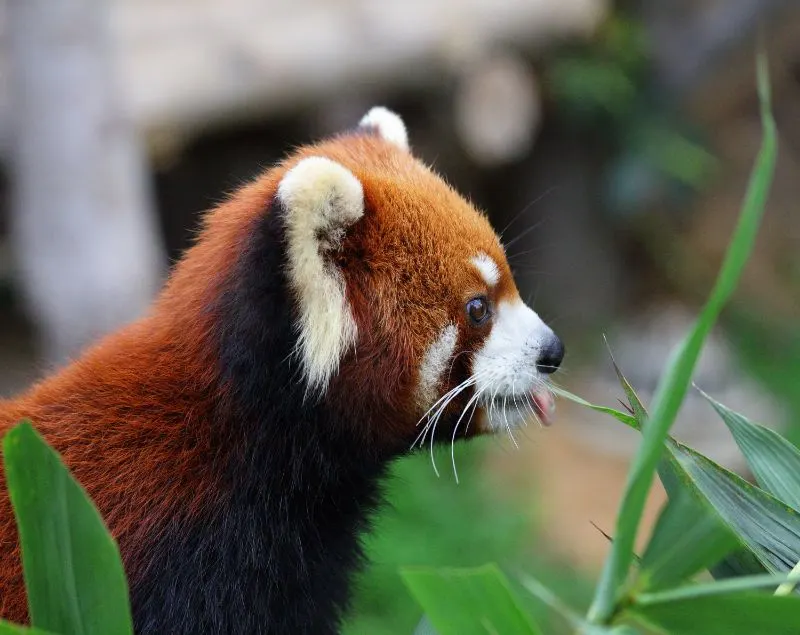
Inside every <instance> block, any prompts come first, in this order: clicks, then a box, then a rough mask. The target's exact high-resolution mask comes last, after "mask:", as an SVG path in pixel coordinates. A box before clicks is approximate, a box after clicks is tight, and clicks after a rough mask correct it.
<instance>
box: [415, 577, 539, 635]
mask: <svg viewBox="0 0 800 635" xmlns="http://www.w3.org/2000/svg"><path fill="white" fill-rule="evenodd" d="M400 576H401V577H402V578H403V581H404V582H405V584H406V586H407V587H408V589H409V590H410V591H411V594H412V595H413V596H414V598H415V599H416V600H417V602H418V603H419V604H420V606H421V607H422V609H423V610H424V611H425V615H426V616H427V618H428V620H429V621H430V623H431V624H432V625H433V628H434V629H436V632H437V633H438V634H439V635H473V634H474V635H490V634H492V633H515V634H519V635H540V634H541V631H540V630H539V629H538V628H537V627H536V625H535V624H534V623H533V620H532V619H531V617H530V616H529V615H528V614H527V613H526V612H525V611H524V610H523V608H522V607H521V605H520V603H519V600H518V599H517V597H516V595H515V594H514V592H513V591H512V589H511V586H510V584H509V582H508V579H507V578H506V577H505V575H503V573H502V572H501V571H500V569H498V568H497V566H495V565H493V564H488V565H484V566H481V567H475V568H469V569H434V568H423V569H419V568H406V569H401V571H400Z"/></svg>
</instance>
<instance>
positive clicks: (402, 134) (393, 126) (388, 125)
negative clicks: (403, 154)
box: [358, 106, 408, 150]
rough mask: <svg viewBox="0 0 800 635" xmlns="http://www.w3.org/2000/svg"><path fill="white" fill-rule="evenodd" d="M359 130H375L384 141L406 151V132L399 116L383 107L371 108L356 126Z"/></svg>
mask: <svg viewBox="0 0 800 635" xmlns="http://www.w3.org/2000/svg"><path fill="white" fill-rule="evenodd" d="M358 125H359V127H361V128H375V130H377V131H378V134H379V135H380V136H381V137H382V138H383V139H385V140H386V141H388V142H390V143H393V144H394V145H396V146H397V147H399V148H402V149H403V150H408V132H407V131H406V125H405V124H404V123H403V120H402V119H401V118H400V116H399V115H397V114H395V113H393V112H392V111H391V110H388V109H387V108H384V107H383V106H375V108H372V109H371V110H370V111H369V112H368V113H367V114H366V115H364V117H363V118H362V119H361V122H360V123H359V124H358Z"/></svg>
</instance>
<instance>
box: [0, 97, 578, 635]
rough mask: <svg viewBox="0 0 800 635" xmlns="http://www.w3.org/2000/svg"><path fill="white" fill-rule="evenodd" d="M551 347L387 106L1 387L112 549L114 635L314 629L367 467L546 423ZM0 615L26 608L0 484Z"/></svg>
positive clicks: (545, 331) (472, 215)
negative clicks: (155, 286) (120, 311)
mask: <svg viewBox="0 0 800 635" xmlns="http://www.w3.org/2000/svg"><path fill="white" fill-rule="evenodd" d="M563 354H564V348H563V345H562V344H561V341H560V340H559V338H558V337H557V336H556V335H555V334H554V333H553V331H552V330H551V329H550V328H549V327H547V326H546V325H545V324H544V323H543V322H542V320H540V319H539V317H538V316H537V314H536V313H535V312H534V311H533V310H531V309H530V308H529V307H528V306H526V305H525V304H524V303H523V302H522V301H521V299H520V297H519V293H518V291H517V288H516V286H515V284H514V281H513V278H512V274H511V270H510V268H509V265H508V262H507V260H506V257H505V254H504V249H503V246H502V244H501V242H500V240H499V238H498V237H497V235H496V234H495V232H494V231H493V230H492V228H491V226H490V224H489V222H488V220H487V219H486V218H485V217H484V215H482V214H481V213H479V212H478V211H477V210H476V209H475V208H474V207H472V206H471V205H470V204H469V203H467V202H466V201H465V200H464V199H463V198H462V197H460V196H459V195H458V194H457V193H456V192H455V191H454V190H453V189H451V188H450V187H449V186H448V185H446V184H445V182H444V181H443V180H442V179H441V178H440V177H439V176H437V175H436V174H434V173H433V172H432V171H431V170H430V169H429V168H428V167H426V166H425V165H424V164H423V163H422V162H420V161H419V160H417V159H415V158H414V157H413V156H412V154H411V152H410V150H409V148H408V140H407V133H406V129H405V126H404V124H403V122H402V120H401V119H400V118H399V117H398V116H397V115H395V114H394V113H392V112H390V111H388V110H386V109H383V108H374V109H372V110H371V111H370V112H369V113H368V114H367V115H366V116H365V117H364V119H363V120H362V121H361V123H360V125H359V126H358V127H357V128H356V129H355V130H353V131H350V132H346V133H343V134H340V135H338V136H335V137H333V138H331V139H328V140H324V141H322V142H320V143H317V144H316V145H310V146H308V147H303V148H300V149H299V150H297V151H296V152H294V153H293V154H292V155H291V156H289V157H288V158H287V159H286V160H285V161H284V162H283V163H281V164H280V165H278V166H276V167H274V168H272V169H269V170H268V171H266V173H264V174H263V175H262V176H261V177H259V178H258V179H256V180H255V181H254V182H253V183H251V184H249V185H246V186H245V187H243V188H242V189H241V190H240V191H238V192H237V193H235V194H234V195H233V196H232V197H231V198H230V199H229V200H228V201H227V202H225V203H223V204H221V205H220V206H218V207H217V208H216V209H213V210H212V211H210V212H209V213H207V215H206V216H205V219H204V225H203V228H202V231H201V232H200V234H199V236H198V239H197V241H196V243H195V244H194V245H193V246H192V247H191V248H190V249H189V250H188V251H187V253H186V254H185V255H184V257H183V258H182V259H181V261H180V262H179V263H178V264H177V265H176V266H175V268H174V270H173V272H172V274H171V276H170V278H169V280H168V281H167V283H166V285H165V288H164V289H163V291H162V293H161V295H160V296H159V297H158V298H157V299H156V301H155V302H154V304H153V306H152V307H151V309H150V311H149V312H148V314H147V315H146V316H144V317H143V318H141V319H140V320H138V321H136V322H134V323H132V324H130V325H128V326H126V327H124V328H122V329H121V330H119V331H118V332H116V333H114V334H111V335H109V336H107V337H105V338H104V339H102V340H101V341H100V342H99V343H97V344H96V345H94V346H93V347H92V348H90V349H89V350H88V351H87V352H85V354H84V355H83V356H82V357H80V358H78V359H77V360H76V361H74V362H73V363H72V364H71V365H69V366H67V367H66V368H64V369H63V370H60V371H59V372H56V373H55V374H53V375H52V376H50V377H49V378H46V379H44V380H43V381H41V382H40V383H38V384H37V385H35V386H33V387H32V388H31V389H30V391H29V392H27V393H25V394H23V395H21V396H19V397H18V398H16V399H12V400H8V401H2V402H0V433H2V432H5V430H7V429H8V428H9V427H10V426H11V425H13V424H14V423H15V422H17V421H18V420H20V419H22V418H28V419H30V420H31V421H32V422H33V423H34V425H35V427H36V428H37V429H38V430H39V432H40V433H41V434H42V435H43V436H44V437H45V439H46V440H47V441H48V442H49V443H50V444H51V445H52V446H53V447H54V448H55V449H56V450H57V451H58V452H59V453H60V454H61V456H62V457H63V459H64V461H65V462H66V464H67V466H68V467H69V468H70V470H71V471H72V473H73V474H74V475H75V477H76V478H77V479H78V480H79V482H80V483H81V484H82V485H83V486H84V487H85V488H86V490H87V491H88V493H89V495H90V496H91V497H92V499H93V500H94V501H95V503H96V505H97V506H98V508H99V510H100V512H101V513H102V515H103V518H104V520H105V522H106V524H107V525H108V527H109V528H110V530H111V532H112V534H113V535H114V537H115V538H116V540H117V541H118V543H119V546H120V550H121V553H122V557H123V561H124V565H125V570H126V574H127V576H128V581H129V586H130V599H131V606H132V611H133V615H134V622H135V630H136V632H137V633H201V632H202V633H232V632H245V633H291V634H296V633H333V632H336V631H337V629H338V627H339V624H340V620H341V617H342V613H343V611H344V610H345V608H346V606H347V600H348V580H349V578H350V576H351V574H352V573H353V571H354V570H355V569H356V568H357V567H358V565H359V564H360V559H361V549H360V546H359V535H360V534H361V532H363V531H364V530H365V529H366V528H367V525H368V521H369V518H370V514H371V513H372V512H373V510H374V509H375V508H376V506H377V505H378V504H379V503H380V499H381V495H380V483H381V479H382V477H383V476H384V474H385V473H386V470H387V466H388V465H389V463H390V462H391V461H392V460H393V459H395V458H396V457H399V456H401V455H403V454H406V453H408V452H409V451H410V448H411V447H412V446H413V445H415V442H417V443H418V442H419V441H421V440H424V441H425V442H426V443H427V442H430V443H433V441H434V440H437V441H438V440H444V441H446V442H448V443H450V442H451V440H453V439H455V438H456V437H470V436H473V435H476V434H481V433H485V432H491V431H492V430H495V429H505V428H506V427H508V426H512V425H518V424H520V423H521V422H522V421H523V420H524V419H526V418H528V417H532V416H534V415H535V416H537V417H539V418H540V419H546V418H547V417H548V416H549V414H550V410H551V406H552V398H551V397H550V396H549V395H550V393H549V391H548V388H547V375H548V374H549V373H551V372H552V371H554V370H556V368H557V367H558V366H559V364H560V362H561V360H562V357H563ZM0 616H2V617H3V618H5V619H8V620H11V621H15V622H23V621H26V619H27V615H26V598H25V591H24V585H23V579H22V572H21V565H20V553H19V547H18V541H17V535H16V528H15V523H14V517H13V513H12V509H11V506H10V503H9V500H8V496H7V493H6V491H5V485H4V484H3V485H0Z"/></svg>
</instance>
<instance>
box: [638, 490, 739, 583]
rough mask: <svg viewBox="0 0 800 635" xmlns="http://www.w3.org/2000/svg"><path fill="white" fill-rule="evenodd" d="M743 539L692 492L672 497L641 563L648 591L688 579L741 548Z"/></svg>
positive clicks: (641, 571)
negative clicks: (707, 508) (740, 539)
mask: <svg viewBox="0 0 800 635" xmlns="http://www.w3.org/2000/svg"><path fill="white" fill-rule="evenodd" d="M740 546H741V544H740V542H739V540H738V539H737V538H736V536H734V535H733V534H732V533H731V532H730V531H728V530H727V529H726V528H725V527H724V526H723V525H721V524H720V522H719V520H718V519H717V518H715V517H714V516H712V515H711V514H709V513H708V512H707V510H706V509H704V508H703V506H702V505H701V503H699V502H698V501H697V500H696V499H695V498H694V497H693V496H692V495H691V494H690V493H689V492H686V491H678V492H677V494H676V495H675V496H672V497H670V499H669V500H668V502H667V504H666V505H665V506H664V508H663V510H662V511H661V514H660V515H659V517H658V521H657V522H656V525H655V527H654V528H653V534H652V536H651V537H650V541H649V542H648V544H647V547H646V549H645V552H644V555H643V556H642V560H641V563H640V567H639V569H640V575H639V577H640V581H641V584H642V587H643V588H644V589H646V590H648V591H652V590H656V589H664V588H669V587H671V586H674V585H675V584H678V583H680V582H683V581H684V580H687V579H688V578H690V577H691V576H693V575H694V574H696V573H698V572H699V571H703V570H704V569H708V568H710V567H712V566H713V565H715V564H717V563H718V562H720V561H721V560H722V559H723V558H724V557H725V556H726V555H728V554H729V553H731V552H732V551H734V550H735V549H737V548H738V547H740Z"/></svg>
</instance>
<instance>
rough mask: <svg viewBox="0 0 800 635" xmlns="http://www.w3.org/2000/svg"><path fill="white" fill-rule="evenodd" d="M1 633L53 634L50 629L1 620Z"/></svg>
mask: <svg viewBox="0 0 800 635" xmlns="http://www.w3.org/2000/svg"><path fill="white" fill-rule="evenodd" d="M0 635H51V633H49V632H48V631H43V630H40V629H38V628H29V627H27V626H20V625H19V624H12V623H11V622H6V621H5V620H0Z"/></svg>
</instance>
